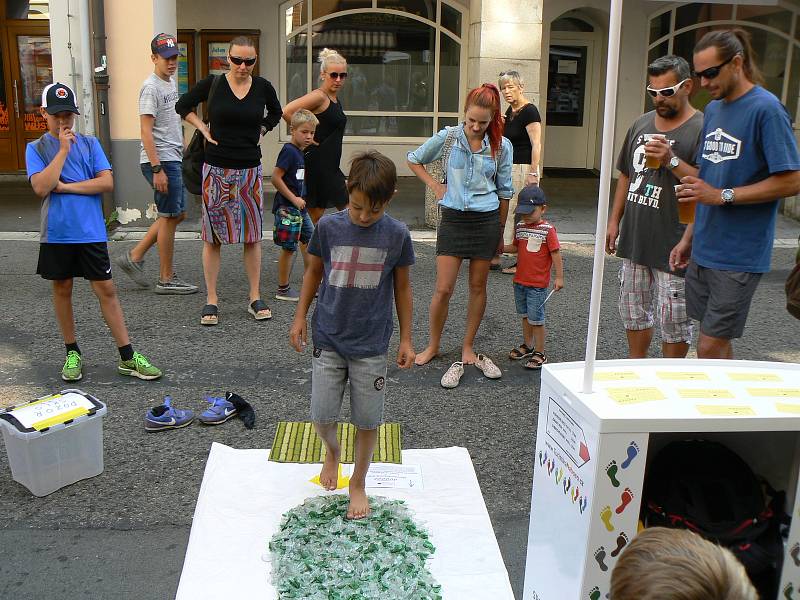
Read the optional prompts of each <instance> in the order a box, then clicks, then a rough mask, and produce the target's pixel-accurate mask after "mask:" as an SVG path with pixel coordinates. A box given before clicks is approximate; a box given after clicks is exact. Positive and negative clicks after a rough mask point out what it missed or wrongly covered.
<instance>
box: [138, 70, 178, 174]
mask: <svg viewBox="0 0 800 600" xmlns="http://www.w3.org/2000/svg"><path fill="white" fill-rule="evenodd" d="M178 96H179V94H178V88H177V87H176V85H175V80H174V79H172V78H170V79H169V81H164V80H163V79H161V77H159V76H158V75H156V74H155V73H151V74H150V76H149V77H148V78H147V79H145V80H144V83H143V84H142V89H141V90H140V91H139V115H151V116H153V117H155V119H154V121H153V140H154V141H155V144H156V153H157V154H158V160H159V161H161V162H168V161H179V160H183V129H182V128H181V117H180V115H179V114H178V113H176V112H175V103H176V102H177V101H178ZM139 162H140V163H149V162H150V159H149V158H148V157H147V153H146V152H145V151H144V144H141V150H140V152H139Z"/></svg>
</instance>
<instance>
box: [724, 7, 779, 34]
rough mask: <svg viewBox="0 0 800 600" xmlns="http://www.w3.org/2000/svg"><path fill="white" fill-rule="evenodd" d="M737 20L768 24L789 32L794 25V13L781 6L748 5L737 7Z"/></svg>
mask: <svg viewBox="0 0 800 600" xmlns="http://www.w3.org/2000/svg"><path fill="white" fill-rule="evenodd" d="M736 20H737V21H747V22H749V23H757V24H759V25H766V26H767V27H771V28H773V29H777V30H779V31H783V32H784V33H789V31H790V29H791V27H792V13H790V12H789V11H788V10H786V9H783V8H781V7H780V6H747V5H744V4H740V5H738V6H737V7H736Z"/></svg>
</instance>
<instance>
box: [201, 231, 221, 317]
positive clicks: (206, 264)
mask: <svg viewBox="0 0 800 600" xmlns="http://www.w3.org/2000/svg"><path fill="white" fill-rule="evenodd" d="M221 249H222V247H221V246H220V244H212V243H211V242H203V276H204V277H205V280H206V304H213V305H215V306H216V305H217V303H218V302H219V298H217V277H219V263H220V251H221Z"/></svg>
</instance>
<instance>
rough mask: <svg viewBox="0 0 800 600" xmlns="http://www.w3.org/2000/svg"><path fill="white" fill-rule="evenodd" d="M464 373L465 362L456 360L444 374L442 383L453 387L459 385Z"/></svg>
mask: <svg viewBox="0 0 800 600" xmlns="http://www.w3.org/2000/svg"><path fill="white" fill-rule="evenodd" d="M463 375H464V363H463V362H461V361H456V362H454V363H453V364H452V365H450V368H449V369H447V372H445V374H444V375H442V381H441V382H440V383H441V384H442V387H443V388H447V389H452V388H454V387H457V386H458V384H459V382H460V381H461V377H462V376H463Z"/></svg>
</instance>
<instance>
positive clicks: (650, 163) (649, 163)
mask: <svg viewBox="0 0 800 600" xmlns="http://www.w3.org/2000/svg"><path fill="white" fill-rule="evenodd" d="M643 137H644V143H645V145H647V144H649V143H650V141H651V140H661V141H662V142H666V143H668V144H669V145H670V146H672V144H674V143H675V140H668V139H667V138H666V137H665V136H664V135H662V134H660V133H645V134H644V136H643ZM644 166H645V167H647V168H648V169H660V168H661V162H660V161H659V160H658V159H657V158H656V157H655V156H649V155H647V154H645V155H644Z"/></svg>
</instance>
